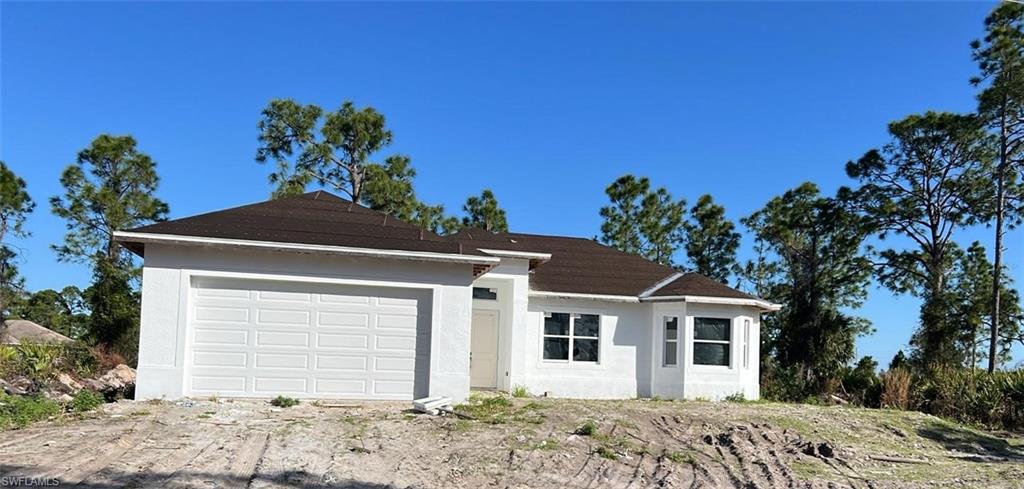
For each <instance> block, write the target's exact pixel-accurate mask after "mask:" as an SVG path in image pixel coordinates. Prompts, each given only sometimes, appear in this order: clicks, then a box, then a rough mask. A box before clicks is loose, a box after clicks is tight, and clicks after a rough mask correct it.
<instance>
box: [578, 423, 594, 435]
mask: <svg viewBox="0 0 1024 489" xmlns="http://www.w3.org/2000/svg"><path fill="white" fill-rule="evenodd" d="M573 433H576V434H577V435H580V436H594V435H595V434H597V423H595V422H594V421H592V420H587V421H586V422H584V423H583V424H581V425H580V426H579V428H576V431H574V432H573Z"/></svg>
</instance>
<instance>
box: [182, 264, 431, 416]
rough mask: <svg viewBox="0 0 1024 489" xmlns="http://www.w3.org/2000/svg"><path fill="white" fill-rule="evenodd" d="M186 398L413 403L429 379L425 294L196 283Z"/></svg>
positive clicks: (253, 283) (246, 282)
mask: <svg viewBox="0 0 1024 489" xmlns="http://www.w3.org/2000/svg"><path fill="white" fill-rule="evenodd" d="M191 291H192V292H191V295H192V297H191V298H190V299H191V304H192V305H191V315H190V318H189V332H188V334H189V349H188V351H187V352H186V357H187V359H186V362H187V367H186V374H185V375H186V376H187V378H186V385H187V386H188V387H187V390H188V391H189V392H190V394H191V395H195V396H204V395H219V396H228V397H274V396H277V395H287V396H292V397H306V398H337V399H413V398H414V396H422V395H425V393H426V391H427V379H428V378H429V375H428V369H429V348H430V346H429V345H430V327H429V321H430V313H429V307H430V301H429V300H427V299H428V297H429V293H428V292H426V291H423V290H413V289H398V288H385V287H356V286H335V285H325V284H301V283H284V282H264V281H252V280H226V279H210V278H196V279H194V283H193V284H192V289H191Z"/></svg>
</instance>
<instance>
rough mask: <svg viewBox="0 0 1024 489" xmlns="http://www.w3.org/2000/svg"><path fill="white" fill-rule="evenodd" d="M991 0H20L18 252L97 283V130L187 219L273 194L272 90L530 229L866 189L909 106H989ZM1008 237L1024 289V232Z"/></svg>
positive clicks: (10, 138) (40, 274)
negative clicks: (981, 41)
mask: <svg viewBox="0 0 1024 489" xmlns="http://www.w3.org/2000/svg"><path fill="white" fill-rule="evenodd" d="M993 6H994V3H907V4H890V3H720V4H706V3H700V4H663V3H659V4H606V3H601V4H580V3H571V4H504V3H502V4H462V3H445V4H421V3H417V4H396V3H386V4H348V3H308V4H294V3H220V2H217V3H204V4H200V3H134V4H108V3H92V2H86V3H81V4H72V3H10V2H4V3H2V4H0V16H2V21H0V22H2V24H0V28H2V29H0V30H2V34H0V42H2V47H0V76H2V81H0V89H2V92H0V97H2V99H0V112H2V121H0V122H2V127H0V131H2V134H0V144H2V148H0V157H2V158H3V159H4V160H6V161H7V163H8V164H9V165H11V166H12V167H13V168H14V170H15V171H16V172H17V173H19V174H20V175H22V176H23V177H24V178H25V179H26V180H27V181H28V184H29V190H30V191H31V193H32V195H33V196H34V198H35V199H36V200H37V202H39V204H40V205H39V208H38V210H37V212H36V213H35V214H34V215H33V216H32V217H31V219H30V220H29V222H28V227H29V229H31V230H32V232H33V236H32V238H30V239H27V240H22V241H19V242H18V243H17V244H18V245H19V246H21V247H22V252H23V256H24V262H23V263H22V266H21V268H22V271H23V273H24V275H25V276H26V277H27V279H28V285H29V287H30V288H31V289H39V288H49V287H52V288H59V287H62V286H64V285H66V284H68V283H74V284H79V285H85V284H87V283H88V280H89V274H88V270H87V269H85V268H84V267H82V266H79V265H71V264H63V263H58V262H57V261H56V260H55V259H54V255H53V253H52V252H51V251H50V250H49V248H48V246H49V245H50V244H51V243H56V242H59V241H61V239H62V236H63V232H64V229H63V223H62V222H61V221H60V220H58V219H57V218H55V217H54V216H52V215H51V214H50V213H49V206H48V204H47V199H48V198H49V197H50V196H53V195H57V194H58V193H60V190H61V189H60V186H59V183H58V176H59V174H60V172H61V170H62V169H63V168H64V167H65V166H66V165H68V164H69V163H72V162H73V161H74V158H75V154H76V153H77V151H79V150H80V149H82V148H84V147H85V146H87V145H88V144H89V142H90V141H91V140H92V139H93V138H94V137H95V136H96V135H98V134H100V133H104V132H109V133H115V134H126V133H130V134H132V135H134V136H135V137H136V138H137V139H138V141H139V145H140V149H141V150H143V151H144V152H146V153H148V154H150V155H151V156H153V158H155V160H156V161H157V162H158V163H159V171H160V174H161V176H162V178H163V180H162V183H161V187H160V192H159V196H160V197H161V198H163V199H164V200H165V201H167V202H168V203H169V204H170V207H171V215H172V217H181V216H186V215H190V214H195V213H199V212H203V211H208V210H212V209H219V208H224V207H230V206H234V205H238V204H242V203H248V202H253V201H259V200H263V199H265V198H266V197H267V196H268V193H269V192H270V187H269V186H268V184H267V183H266V175H267V173H268V172H269V168H267V167H264V166H260V165H257V164H256V163H255V162H254V160H253V156H254V154H255V151H256V134H257V131H256V121H257V119H258V118H259V112H260V109H262V108H263V107H264V106H265V105H266V103H267V101H269V100H270V99H271V98H275V97H292V98H295V99H297V100H299V101H302V102H305V103H316V104H320V105H322V106H325V107H328V108H333V107H336V106H337V105H339V104H340V103H341V102H342V101H344V100H346V99H350V100H353V101H355V102H356V103H357V104H359V105H371V106H373V107H376V108H377V109H378V110H380V111H381V112H383V113H384V114H385V115H386V116H387V118H388V123H389V125H390V127H391V128H392V129H393V131H394V133H395V143H394V145H393V146H392V147H391V148H390V151H393V152H400V153H405V154H408V155H410V156H411V157H412V159H413V162H414V164H415V166H416V168H417V169H418V171H419V176H418V177H417V180H416V183H417V191H418V193H419V194H420V197H421V198H423V199H424V200H427V201H430V202H439V203H443V204H445V206H446V207H447V208H448V209H449V210H456V209H459V208H460V206H461V204H462V202H463V201H464V200H465V198H466V197H467V196H468V195H470V194H474V193H478V192H479V191H480V190H481V189H482V188H485V187H486V188H491V189H493V190H494V192H495V193H496V194H497V196H498V198H499V200H500V202H501V204H502V205H503V207H505V209H507V211H508V217H509V222H510V225H511V227H512V228H513V230H516V231H522V232H532V233H547V234H566V235H577V236H588V237H589V236H593V235H595V234H596V233H597V232H598V228H599V223H600V219H599V216H598V208H600V207H601V205H603V204H604V203H605V201H606V198H605V196H604V194H603V190H604V188H605V186H606V185H607V184H608V183H609V182H611V181H612V180H613V179H615V178H616V177H618V176H619V175H621V174H623V173H627V172H630V173H635V174H638V175H646V176H648V177H650V178H651V179H652V180H653V181H654V182H655V183H656V184H657V185H663V186H665V187H667V188H668V189H669V190H670V191H671V192H672V193H673V194H675V195H677V196H683V197H686V198H687V199H688V200H689V201H690V202H691V203H692V202H694V201H695V200H696V198H697V197H698V196H699V195H700V194H703V193H711V194H712V195H714V197H715V199H716V200H718V201H720V202H721V203H723V204H724V205H725V206H726V208H727V213H728V216H729V217H730V218H733V219H738V218H740V217H742V216H745V215H748V214H750V213H751V212H752V211H754V210H756V209H758V208H759V207H761V206H762V205H763V204H764V203H765V202H766V201H767V200H768V199H769V198H771V197H773V196H775V195H778V194H780V193H782V192H783V191H785V190H786V189H789V188H792V187H794V186H796V185H798V184H799V183H801V182H803V181H806V180H811V181H814V182H817V183H818V184H819V185H820V186H821V187H822V188H823V189H824V190H825V191H826V192H829V193H831V192H833V191H834V190H835V189H836V188H837V187H839V186H840V185H844V184H849V183H850V182H849V181H848V180H847V178H846V176H845V174H844V172H843V164H844V163H845V162H846V161H847V160H849V159H851V158H856V157H858V156H860V155H861V154H863V152H864V151H866V150H868V149H870V148H872V147H874V146H878V145H880V144H882V143H884V142H885V141H886V132H885V127H886V123H888V122H889V121H891V120H894V119H898V118H901V117H903V116H905V115H908V114H910V113H914V112H920V111H924V110H928V109H935V110H952V111H969V110H972V109H973V108H974V89H973V88H972V87H971V86H970V85H969V84H968V78H969V77H970V76H971V75H973V74H974V73H975V67H974V65H973V63H972V62H971V60H970V52H969V49H968V43H969V42H970V41H971V39H973V38H975V37H978V36H979V35H980V33H981V28H982V21H983V19H984V17H985V15H986V13H987V12H988V10H989V9H991V8H992V7H993ZM989 234H990V233H989V232H988V231H986V230H984V229H978V230H970V231H967V232H963V233H961V234H960V235H959V239H960V241H962V242H964V243H967V242H969V241H970V240H974V239H982V240H984V241H985V242H987V243H989V242H990V236H989ZM750 245H751V241H750V239H749V236H746V237H745V241H744V250H743V254H744V256H746V255H748V253H749V247H750ZM1008 247H1009V253H1008V255H1009V256H1008V260H1009V262H1010V266H1011V267H1012V274H1013V276H1014V277H1015V278H1016V280H1017V281H1018V282H1024V239H1022V232H1021V231H1015V232H1014V233H1012V234H1011V236H1010V238H1009V242H1008ZM918 306H919V304H918V302H917V301H916V300H914V299H913V298H910V297H905V296H904V297H893V296H892V294H890V293H889V292H887V291H885V290H881V289H875V290H872V291H871V296H870V299H869V301H868V303H867V304H866V305H865V307H864V308H863V309H862V310H861V311H860V312H859V313H860V314H861V315H864V316H866V317H868V318H869V319H871V320H872V321H873V322H874V324H875V327H876V328H877V333H876V334H874V335H872V336H870V337H866V338H862V339H861V340H860V341H859V342H858V353H859V354H862V355H863V354H867V355H873V356H875V357H876V359H879V360H880V362H881V363H882V365H883V366H884V365H886V364H887V363H888V361H889V359H890V358H891V357H892V355H893V354H894V353H895V351H896V350H897V349H899V348H901V347H903V346H905V344H906V342H907V340H908V338H909V337H910V334H911V332H912V330H913V327H914V325H915V323H916V318H917V313H918ZM1021 358H1024V355H1018V360H1019V359H1021Z"/></svg>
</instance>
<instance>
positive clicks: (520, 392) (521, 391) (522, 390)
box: [512, 385, 530, 397]
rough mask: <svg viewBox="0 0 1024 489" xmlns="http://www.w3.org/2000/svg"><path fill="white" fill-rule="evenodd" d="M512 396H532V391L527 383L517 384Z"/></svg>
mask: <svg viewBox="0 0 1024 489" xmlns="http://www.w3.org/2000/svg"><path fill="white" fill-rule="evenodd" d="M512 397H530V391H529V390H528V389H527V388H526V386H525V385H517V386H515V387H513V388H512Z"/></svg>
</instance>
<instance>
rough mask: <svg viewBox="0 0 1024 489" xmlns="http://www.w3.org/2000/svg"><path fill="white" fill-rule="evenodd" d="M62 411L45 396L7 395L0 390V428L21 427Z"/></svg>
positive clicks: (58, 405)
mask: <svg viewBox="0 0 1024 489" xmlns="http://www.w3.org/2000/svg"><path fill="white" fill-rule="evenodd" d="M62 411H63V409H62V407H61V405H60V404H58V403H57V402H55V401H51V400H49V399H46V398H45V397H41V396H39V397H28V396H9V395H7V394H4V393H2V392H0V430H7V429H11V428H22V427H25V426H27V425H29V424H30V423H34V422H36V421H42V420H44V419H46V418H49V417H50V416H56V415H58V414H60V413H61V412H62Z"/></svg>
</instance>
